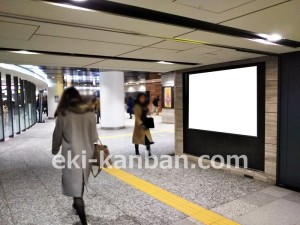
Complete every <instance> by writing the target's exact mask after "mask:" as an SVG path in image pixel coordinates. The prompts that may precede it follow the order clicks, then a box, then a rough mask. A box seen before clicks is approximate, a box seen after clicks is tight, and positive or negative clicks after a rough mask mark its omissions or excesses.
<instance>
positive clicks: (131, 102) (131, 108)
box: [127, 97, 134, 119]
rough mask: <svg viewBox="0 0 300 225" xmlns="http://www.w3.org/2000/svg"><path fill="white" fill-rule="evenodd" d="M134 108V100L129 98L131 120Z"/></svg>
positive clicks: (128, 109) (128, 110)
mask: <svg viewBox="0 0 300 225" xmlns="http://www.w3.org/2000/svg"><path fill="white" fill-rule="evenodd" d="M133 107H134V102H133V99H132V97H129V98H128V101H127V113H128V114H129V116H130V117H129V119H132V114H133Z"/></svg>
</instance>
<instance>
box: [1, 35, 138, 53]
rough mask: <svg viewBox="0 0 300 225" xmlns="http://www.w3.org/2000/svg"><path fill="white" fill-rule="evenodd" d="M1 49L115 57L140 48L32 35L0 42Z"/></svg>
mask: <svg viewBox="0 0 300 225" xmlns="http://www.w3.org/2000/svg"><path fill="white" fill-rule="evenodd" d="M0 46H1V47H8V48H20V49H31V50H44V51H55V52H67V53H80V54H92V55H107V56H115V55H119V54H123V53H126V52H129V51H133V50H135V49H139V48H141V47H140V46H133V45H123V44H112V43H106V42H96V41H86V40H78V39H68V38H58V37H48V36H39V35H34V36H33V37H32V38H31V39H30V41H16V40H14V41H12V40H8V39H3V40H0Z"/></svg>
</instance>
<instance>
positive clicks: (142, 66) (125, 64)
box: [88, 60, 154, 71]
mask: <svg viewBox="0 0 300 225" xmlns="http://www.w3.org/2000/svg"><path fill="white" fill-rule="evenodd" d="M153 64H154V63H151V62H133V61H120V60H105V61H102V62H99V63H95V64H92V65H89V66H88V67H90V68H100V69H119V70H132V71H149V70H150V69H151V67H153Z"/></svg>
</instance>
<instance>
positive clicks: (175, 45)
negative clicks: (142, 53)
mask: <svg viewBox="0 0 300 225" xmlns="http://www.w3.org/2000/svg"><path fill="white" fill-rule="evenodd" d="M151 47H154V48H164V49H172V50H181V51H182V50H187V49H191V48H195V44H190V43H182V42H176V41H162V42H160V43H157V44H154V45H152V46H151Z"/></svg>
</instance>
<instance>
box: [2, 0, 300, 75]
mask: <svg viewBox="0 0 300 225" xmlns="http://www.w3.org/2000/svg"><path fill="white" fill-rule="evenodd" d="M114 1H115V2H120V3H124V4H131V5H135V6H139V7H144V8H148V9H153V10H157V11H161V12H168V13H172V14H176V15H181V16H185V17H190V18H195V19H199V20H204V21H208V22H213V23H219V24H223V25H226V26H231V27H236V28H241V29H246V30H249V31H254V32H260V33H266V34H270V33H279V34H281V35H282V36H283V37H285V38H288V39H292V40H296V41H300V33H299V31H298V27H299V24H300V13H299V12H300V1H299V0H293V1H284V0H209V1H207V0H151V1H149V0H114ZM0 30H1V32H0V47H2V48H18V49H31V50H42V51H54V52H66V53H78V54H87V55H99V56H119V57H125V58H137V59H151V60H157V61H159V60H164V61H179V62H190V63H199V64H202V65H208V64H214V63H219V62H226V61H233V60H240V59H247V58H254V57H259V56H261V55H258V54H253V53H244V52H237V51H235V50H229V49H224V48H219V47H211V46H206V45H201V44H190V43H181V42H174V41H170V40H166V38H172V37H178V38H184V39H192V40H198V41H203V42H208V43H211V44H218V45H230V46H234V47H240V48H249V49H253V50H260V51H268V52H273V53H285V52H290V51H296V50H299V49H294V48H289V47H283V46H278V45H264V44H260V43H256V42H253V41H249V40H246V39H241V38H236V37H229V36H225V35H220V34H214V33H208V32H204V31H199V30H192V29H187V28H183V27H176V26H171V25H167V24H159V23H155V22H149V21H143V20H138V19H133V18H127V17H121V16H116V15H112V14H107V13H103V12H90V11H80V10H72V9H67V8H62V7H57V6H53V5H50V4H46V3H44V2H41V1H36V0H1V6H0ZM0 62H6V63H15V64H24V63H25V64H33V65H44V66H47V65H48V66H74V67H89V68H100V69H118V70H136V71H149V72H168V71H173V70H178V69H184V68H189V67H191V66H187V65H179V64H173V65H161V64H158V63H154V62H137V61H119V60H105V59H102V58H99V59H95V58H78V57H63V56H59V57H58V56H49V55H43V54H41V55H19V54H15V53H10V52H0Z"/></svg>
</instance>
